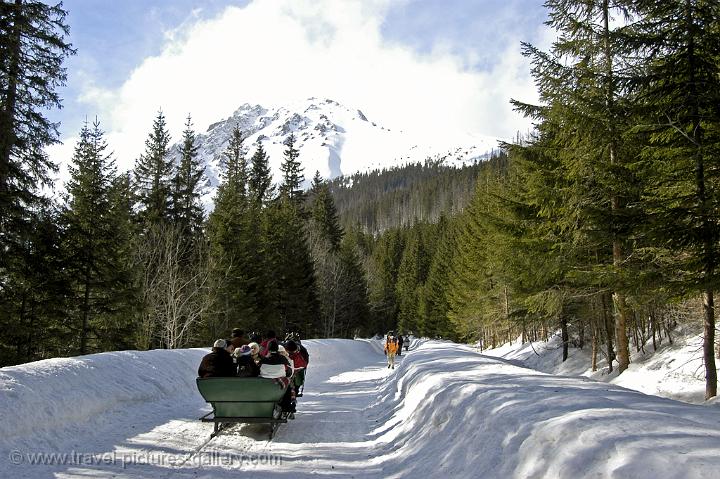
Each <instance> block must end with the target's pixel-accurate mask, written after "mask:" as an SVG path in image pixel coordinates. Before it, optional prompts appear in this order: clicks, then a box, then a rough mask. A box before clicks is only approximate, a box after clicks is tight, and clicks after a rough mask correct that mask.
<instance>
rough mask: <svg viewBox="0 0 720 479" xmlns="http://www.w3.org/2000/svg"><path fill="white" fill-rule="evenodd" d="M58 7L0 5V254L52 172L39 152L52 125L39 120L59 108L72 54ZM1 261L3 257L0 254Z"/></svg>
mask: <svg viewBox="0 0 720 479" xmlns="http://www.w3.org/2000/svg"><path fill="white" fill-rule="evenodd" d="M66 15H67V12H66V11H65V10H63V8H62V4H58V5H55V6H50V5H46V4H44V3H42V2H37V1H23V0H14V1H12V2H7V1H4V2H2V3H0V39H1V40H0V249H3V250H5V248H6V246H5V244H4V243H6V242H8V241H12V237H14V236H15V234H16V233H18V232H19V231H20V230H21V228H20V226H21V223H22V217H23V210H24V209H26V208H30V207H31V203H33V202H34V201H35V200H37V197H38V190H37V187H38V186H42V185H48V184H49V177H48V172H49V171H55V168H56V167H55V165H53V164H52V163H51V161H50V159H49V158H48V157H47V155H46V153H45V151H44V148H45V147H46V146H47V145H50V144H53V143H57V141H58V132H57V124H55V123H52V122H51V121H50V120H48V119H47V118H46V117H45V115H44V112H43V111H44V110H45V109H47V108H52V107H55V108H59V107H60V106H61V105H60V101H61V100H60V96H59V95H58V93H57V92H56V91H55V90H56V88H57V87H59V86H63V85H64V84H65V80H66V73H65V68H64V67H63V62H64V60H65V58H67V57H68V56H69V55H72V54H74V53H75V52H74V50H73V49H72V47H71V45H70V44H69V43H68V42H67V41H66V37H67V36H68V33H69V29H68V26H67V24H66V23H65V17H66ZM3 256H5V254H3ZM1 266H2V262H1V261H0V267H1Z"/></svg>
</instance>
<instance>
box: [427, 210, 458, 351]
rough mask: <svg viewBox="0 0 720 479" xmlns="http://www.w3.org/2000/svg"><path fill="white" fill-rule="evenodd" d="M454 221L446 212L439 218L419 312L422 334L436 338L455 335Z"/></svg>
mask: <svg viewBox="0 0 720 479" xmlns="http://www.w3.org/2000/svg"><path fill="white" fill-rule="evenodd" d="M454 224H455V223H454V222H453V221H452V220H448V219H447V218H446V217H445V216H444V215H443V216H440V220H439V221H438V234H439V240H438V247H437V250H436V252H435V254H434V255H432V259H431V262H430V267H429V271H428V277H427V281H426V283H425V285H424V287H423V290H422V294H421V302H420V304H419V306H418V309H419V311H418V314H419V316H420V319H421V321H420V322H421V323H422V325H423V328H422V331H421V334H423V335H424V336H428V337H430V338H434V337H437V336H442V337H446V338H447V337H453V336H454V335H453V328H452V326H451V325H450V323H449V320H448V317H447V315H448V311H449V310H450V305H449V303H448V299H447V289H448V282H449V275H450V265H451V264H452V261H453V255H454V252H455V228H454Z"/></svg>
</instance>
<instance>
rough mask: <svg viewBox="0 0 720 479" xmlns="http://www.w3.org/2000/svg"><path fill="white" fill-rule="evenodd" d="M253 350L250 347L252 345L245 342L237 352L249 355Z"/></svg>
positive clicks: (240, 354) (239, 354)
mask: <svg viewBox="0 0 720 479" xmlns="http://www.w3.org/2000/svg"><path fill="white" fill-rule="evenodd" d="M251 352H252V350H251V349H250V346H248V345H247V344H244V345H242V346H240V348H239V349H238V353H237V354H238V356H249V355H250V353H251Z"/></svg>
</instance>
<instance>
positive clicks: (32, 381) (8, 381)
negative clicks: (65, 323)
mask: <svg viewBox="0 0 720 479" xmlns="http://www.w3.org/2000/svg"><path fill="white" fill-rule="evenodd" d="M208 352H209V350H205V349H186V350H153V351H119V352H110V353H100V354H92V355H88V356H81V357H73V358H55V359H47V360H44V361H37V362H33V363H27V364H22V365H19V366H10V367H5V368H0V414H1V415H2V418H1V419H0V424H1V426H0V427H1V428H2V435H0V445H2V441H10V440H17V439H18V438H19V437H24V436H39V435H52V434H58V435H64V434H66V433H67V432H66V431H65V432H63V431H62V430H63V429H65V428H67V427H77V426H78V425H81V424H83V423H86V422H92V421H101V420H102V415H103V414H104V413H107V412H108V411H114V410H121V409H130V408H132V407H133V405H134V404H138V403H145V402H148V401H160V400H165V401H170V400H173V399H175V398H177V397H178V396H182V397H187V396H188V391H195V392H196V391H197V387H196V386H195V378H196V377H197V367H198V365H199V364H200V360H201V358H202V357H203V355H205V354H207V353H208Z"/></svg>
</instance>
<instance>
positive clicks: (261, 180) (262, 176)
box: [248, 142, 274, 206]
mask: <svg viewBox="0 0 720 479" xmlns="http://www.w3.org/2000/svg"><path fill="white" fill-rule="evenodd" d="M250 162H251V167H250V176H249V178H248V190H249V194H250V197H251V199H252V202H253V203H254V204H255V205H257V206H267V204H268V203H269V202H270V199H271V198H272V196H273V193H274V191H273V190H274V188H273V186H272V173H271V172H270V165H269V163H268V162H269V160H268V156H267V153H265V149H264V148H263V146H262V143H261V142H258V144H257V149H256V150H255V153H254V154H253V156H252V158H251V159H250Z"/></svg>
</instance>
